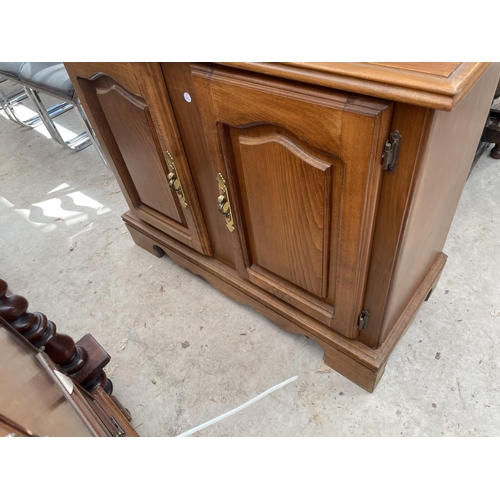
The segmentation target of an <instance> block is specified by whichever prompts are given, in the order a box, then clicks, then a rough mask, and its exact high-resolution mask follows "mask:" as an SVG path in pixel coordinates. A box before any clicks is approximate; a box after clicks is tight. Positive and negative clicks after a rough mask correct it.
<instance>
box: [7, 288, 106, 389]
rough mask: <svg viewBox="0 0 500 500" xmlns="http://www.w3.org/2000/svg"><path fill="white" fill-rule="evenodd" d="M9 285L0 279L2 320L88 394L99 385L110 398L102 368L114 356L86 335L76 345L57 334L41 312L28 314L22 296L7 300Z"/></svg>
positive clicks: (64, 336) (68, 337)
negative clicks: (45, 355) (43, 351)
mask: <svg viewBox="0 0 500 500" xmlns="http://www.w3.org/2000/svg"><path fill="white" fill-rule="evenodd" d="M7 290H8V286H7V283H6V282H5V281H4V280H3V279H0V317H2V318H3V319H5V320H6V321H7V322H8V323H9V324H10V325H11V326H12V327H13V328H15V329H16V330H17V331H18V332H19V333H20V334H21V335H23V337H24V338H26V340H28V341H29V342H30V343H31V344H33V345H34V346H35V347H36V348H38V349H41V348H42V347H43V348H45V352H46V353H47V355H48V356H49V357H50V358H51V359H52V361H54V363H56V364H58V365H59V366H60V368H61V371H62V372H64V373H66V374H67V375H69V376H70V377H71V378H73V379H74V380H75V382H77V383H78V384H80V385H81V386H82V387H84V388H85V389H87V390H93V389H95V387H97V386H98V385H100V386H102V388H103V389H104V390H105V391H106V392H107V393H108V394H111V391H112V387H113V386H112V384H111V382H110V381H109V380H107V377H106V374H105V373H104V371H103V368H104V367H105V366H106V365H107V364H108V363H109V361H110V359H111V356H110V355H109V354H108V353H107V352H106V351H105V350H104V349H103V348H102V347H101V345H100V344H99V343H98V342H97V341H96V340H95V339H94V337H92V335H90V334H87V335H85V337H83V338H82V339H81V340H79V341H78V342H77V343H76V344H75V341H74V340H73V339H72V338H71V337H70V336H69V335H65V334H62V333H58V332H57V330H56V325H55V324H54V323H53V322H52V321H49V320H48V319H47V317H46V316H45V314H42V313H40V312H35V313H30V312H28V301H27V300H26V299H25V298H24V297H22V296H21V295H9V296H7Z"/></svg>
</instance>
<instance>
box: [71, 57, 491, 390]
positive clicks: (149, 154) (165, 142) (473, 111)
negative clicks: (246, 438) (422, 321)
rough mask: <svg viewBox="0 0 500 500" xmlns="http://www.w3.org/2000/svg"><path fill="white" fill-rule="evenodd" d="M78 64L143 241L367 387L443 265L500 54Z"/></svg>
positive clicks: (74, 66) (130, 219)
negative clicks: (412, 59) (440, 58)
mask: <svg viewBox="0 0 500 500" xmlns="http://www.w3.org/2000/svg"><path fill="white" fill-rule="evenodd" d="M66 68H67V70H68V73H69V75H70V77H71V79H72V81H73V84H74V86H75V88H76V89H77V92H78V94H79V96H80V98H81V100H82V103H83V106H84V108H85V110H86V112H87V114H88V116H89V119H90V121H91V122H92V125H93V127H94V129H95V131H96V134H97V135H98V138H99V141H100V143H101V145H102V146H103V149H104V151H105V154H106V156H107V158H108V160H109V162H110V164H111V165H112V168H113V170H114V172H115V174H116V177H117V179H118V182H119V183H120V186H121V189H122V192H123V194H124V196H125V198H126V200H127V202H128V204H129V207H130V211H129V212H127V213H126V214H124V216H123V219H124V221H125V223H126V225H127V227H128V229H129V231H130V233H131V235H132V237H133V238H134V240H135V242H136V243H137V244H139V245H141V246H142V247H144V248H145V249H147V250H148V251H150V252H152V253H154V254H156V255H158V256H161V255H163V253H167V254H168V255H169V256H170V257H171V258H172V259H173V260H175V261H176V262H178V263H179V264H181V265H183V266H185V267H186V268H188V269H190V270H191V271H193V272H194V273H196V274H199V275H200V276H202V277H204V278H205V279H206V280H208V281H209V282H210V283H212V284H213V285H214V286H215V287H217V288H218V289H219V290H221V291H222V292H224V293H225V294H227V295H229V296H230V297H232V298H234V299H235V300H238V301H240V302H243V303H245V304H249V305H251V306H253V307H254V308H256V309H257V310H258V311H260V312H261V313H263V314H265V315H266V316H268V317H269V318H271V319H272V320H274V321H275V322H276V323H278V324H279V325H281V326H282V327H283V328H285V329H286V330H289V331H291V332H296V333H301V334H304V335H307V336H308V337H310V338H312V339H314V340H315V341H316V342H318V343H319V344H320V345H321V347H322V348H323V349H324V351H325V362H326V363H327V364H328V365H330V366H332V367H333V368H334V369H336V370H337V371H339V372H340V373H342V374H343V375H345V376H346V377H348V378H350V379H351V380H353V381H354V382H356V383H357V384H359V385H360V386H362V387H364V388H365V389H367V390H369V391H372V390H373V389H374V388H375V386H376V384H377V382H378V381H379V379H380V377H381V375H382V373H383V371H384V367H385V365H386V362H387V359H388V357H389V354H390V352H391V351H392V349H393V348H394V346H395V344H396V342H397V341H398V339H399V338H400V337H401V336H402V335H403V333H404V332H405V331H406V329H407V328H408V326H409V324H410V323H411V321H412V319H413V317H414V316H415V314H416V312H417V310H418V308H419V307H420V305H421V304H422V302H423V301H424V300H425V299H426V298H428V296H429V295H430V293H431V292H432V290H433V289H434V287H435V286H436V283H437V281H438V279H439V276H440V274H441V271H442V269H443V266H444V264H445V261H446V256H445V255H444V254H443V253H442V249H443V246H444V242H445V239H446V236H447V233H448V230H449V227H450V225H451V221H452V219H453V215H454V213H455V210H456V207H457V204H458V200H459V197H460V194H461V191H462V188H463V186H464V183H465V180H466V178H467V174H468V172H469V168H470V165H471V162H472V159H473V157H474V152H475V149H476V146H477V144H478V142H479V138H480V135H481V132H482V128H483V126H484V123H485V120H486V116H487V113H488V108H489V105H490V103H491V99H492V96H493V93H494V89H495V86H496V83H497V81H498V78H499V73H500V67H499V65H498V64H490V63H370V64H368V63H356V64H354V63H224V64H222V63H218V64H216V63H214V64H194V63H66Z"/></svg>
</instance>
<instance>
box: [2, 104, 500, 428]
mask: <svg viewBox="0 0 500 500" xmlns="http://www.w3.org/2000/svg"><path fill="white" fill-rule="evenodd" d="M70 115H73V116H70ZM75 115H76V112H70V113H68V114H66V115H64V116H62V117H60V118H59V119H58V122H59V123H61V124H62V125H63V126H65V127H67V128H68V129H70V130H74V129H75V124H76V128H78V127H79V125H78V123H79V122H78V120H77V118H76V116H75ZM80 128H81V127H80ZM499 192H500V161H495V160H493V159H491V158H490V157H489V156H483V157H482V159H481V160H480V162H479V163H478V165H477V167H476V168H475V169H474V170H473V172H472V174H471V176H470V178H469V180H468V182H467V185H466V186H465V190H464V193H463V196H462V198H461V201H460V205H459V207H458V211H457V214H456V217H455V220H454V222H453V226H452V228H451V231H450V234H449V237H448V240H447V243H446V247H445V250H444V251H445V253H446V254H448V256H449V259H448V263H447V265H446V267H445V270H444V273H443V275H442V278H441V281H440V283H439V285H438V287H437V289H436V290H435V292H434V294H433V296H432V298H431V300H430V301H429V302H427V303H425V304H424V306H423V307H422V309H421V310H420V312H419V314H418V316H417V318H416V319H415V321H414V323H413V324H412V326H411V327H410V329H409V330H408V332H407V333H406V335H405V336H404V337H403V339H402V340H401V341H400V343H399V344H398V346H397V347H396V349H395V350H394V352H393V354H392V356H391V358H390V360H389V362H388V365H387V368H386V372H385V375H384V376H383V378H382V380H381V382H380V384H379V386H378V387H377V389H376V391H375V392H374V393H373V394H369V393H367V392H365V391H364V390H363V389H361V388H360V387H358V386H357V385H355V384H354V383H352V382H350V381H349V380H347V379H346V378H344V377H342V376H341V375H339V374H337V373H336V372H334V371H332V370H330V369H329V368H328V367H326V366H325V365H324V364H323V362H322V356H323V352H322V350H321V349H320V348H319V347H318V346H317V345H316V344H315V343H314V342H312V341H309V340H308V339H307V338H306V337H303V336H300V335H293V334H289V333H286V332H284V331H283V330H281V329H280V328H279V327H277V326H276V325H274V324H273V323H271V322H270V321H268V320H267V319H265V318H263V317H262V316H260V315H259V314H258V313H256V312H254V311H253V310H252V309H250V308H249V307H246V306H242V305H240V304H238V303H236V302H233V301H232V300H230V299H228V298H226V297H225V296H224V295H222V294H221V293H219V292H218V291H216V290H215V289H213V288H212V287H211V286H210V285H208V283H206V282H205V281H204V280H202V279H201V278H199V277H197V276H194V275H193V274H191V273H190V272H189V271H187V270H184V269H183V268H181V267H179V266H177V265H176V264H174V263H173V262H172V261H171V260H170V259H169V258H168V257H163V258H162V259H157V258H155V257H154V256H152V255H151V254H149V253H147V252H146V251H144V250H142V249H141V248H139V247H137V246H136V245H135V244H134V243H133V241H132V238H131V237H130V235H129V234H128V232H127V231H126V229H125V226H124V224H123V222H122V221H121V218H120V216H121V214H122V213H124V212H125V211H126V210H127V205H126V203H125V200H124V198H123V196H122V194H121V193H120V190H119V188H118V185H117V183H116V181H115V180H114V178H113V174H112V173H111V172H110V171H109V170H107V169H106V168H105V167H104V165H103V164H102V163H101V161H100V159H99V157H98V155H97V153H96V151H95V150H94V148H93V147H91V148H87V149H86V150H84V151H82V152H79V153H73V152H71V151H68V150H65V149H64V148H62V147H61V146H59V145H58V144H56V143H55V142H54V141H52V140H51V139H48V138H47V137H46V133H45V135H44V129H43V127H38V128H37V129H34V130H33V129H23V128H21V127H20V126H18V125H16V124H15V123H13V122H11V121H8V120H7V119H6V118H5V116H4V115H0V235H1V236H0V273H1V274H0V275H1V276H2V277H3V278H4V279H5V280H7V282H8V283H9V285H10V287H11V289H12V290H13V291H14V292H15V293H19V294H22V295H24V296H26V297H27V298H28V300H29V302H30V310H31V311H36V310H39V311H42V312H44V313H45V314H46V315H47V316H48V317H49V318H50V319H51V320H53V321H54V322H55V323H56V324H57V326H58V327H59V330H60V331H62V332H64V333H68V334H70V335H72V336H73V337H74V338H75V339H78V338H80V337H82V336H83V335H84V334H86V333H88V332H91V333H92V334H93V335H94V336H95V337H96V338H97V339H98V340H99V342H100V343H101V344H102V345H103V346H104V348H105V349H106V350H107V351H108V352H109V353H110V354H111V357H112V359H111V363H110V365H109V367H108V369H107V371H108V376H109V377H110V378H111V379H112V381H113V384H114V386H115V391H114V394H115V395H116V396H117V397H118V398H119V399H120V400H121V401H122V402H123V404H124V405H125V406H126V407H127V408H128V409H129V410H130V411H131V412H132V416H133V422H132V423H133V425H134V427H135V428H136V429H137V432H138V433H139V434H140V435H141V436H175V435H177V434H179V433H181V432H183V431H186V430H187V429H190V428H192V427H195V426H196V425H198V424H201V423H203V422H205V421H207V420H209V419H211V418H213V417H216V416H218V415H220V414H222V413H224V412H226V411H228V410H230V409H232V408H234V407H236V406H238V405H240V404H242V403H244V402H245V401H247V400H248V399H250V398H252V397H254V396H256V395H257V394H259V393H261V392H263V391H264V390H266V389H268V388H269V387H271V386H273V385H275V384H277V383H279V382H282V381H284V380H285V379H287V378H289V377H291V376H294V375H298V377H299V378H298V380H297V381H296V382H293V383H291V384H289V385H287V386H286V387H284V388H282V389H279V390H278V391H276V392H274V393H272V394H271V395H269V396H267V397H265V398H263V399H261V400H260V401H258V402H257V403H255V404H254V405H252V406H250V407H249V408H247V409H245V410H243V411H242V412H240V413H238V414H236V415H234V416H232V417H229V418H227V419H225V420H223V421H221V422H219V423H217V424H215V425H213V426H211V427H208V428H206V429H204V430H202V431H200V432H198V433H197V434H195V435H197V436H469V435H472V436H497V435H500V370H499V361H498V360H499V359H500V342H499V336H500V279H499V278H500V276H499V269H500V203H499V199H500V196H499ZM187 343H189V345H188V347H185V346H186V345H187ZM438 353H439V354H438Z"/></svg>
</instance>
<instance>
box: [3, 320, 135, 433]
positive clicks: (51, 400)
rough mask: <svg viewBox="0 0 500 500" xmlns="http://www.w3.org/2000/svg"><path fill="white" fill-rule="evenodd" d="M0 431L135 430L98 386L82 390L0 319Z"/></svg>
mask: <svg viewBox="0 0 500 500" xmlns="http://www.w3.org/2000/svg"><path fill="white" fill-rule="evenodd" d="M0 436H15V437H36V436H49V437H92V436H99V437H111V436H116V437H118V436H120V437H122V436H123V437H131V436H137V433H136V432H135V431H134V429H133V428H132V427H131V426H130V424H129V423H128V420H127V418H126V417H125V416H124V414H123V413H122V411H121V410H120V408H118V406H117V405H116V404H115V402H114V401H113V400H112V399H111V398H110V397H109V396H108V395H107V394H106V393H105V392H104V390H103V389H102V388H101V387H100V386H98V387H97V388H96V389H94V390H93V391H92V392H88V391H86V390H85V389H84V388H83V387H81V386H80V385H79V384H77V383H76V382H73V381H72V380H71V379H70V378H69V377H67V376H66V375H64V374H63V373H62V371H61V369H60V367H59V366H57V365H56V364H55V363H54V362H53V361H52V360H51V358H50V357H49V356H48V355H47V354H46V353H45V352H43V351H40V350H38V349H37V348H35V347H34V346H33V345H32V344H30V343H29V342H28V341H27V340H26V339H25V338H24V337H23V336H22V335H21V334H19V332H17V331H16V330H15V329H14V328H12V326H11V325H9V324H8V323H7V322H6V321H5V320H4V319H3V318H0Z"/></svg>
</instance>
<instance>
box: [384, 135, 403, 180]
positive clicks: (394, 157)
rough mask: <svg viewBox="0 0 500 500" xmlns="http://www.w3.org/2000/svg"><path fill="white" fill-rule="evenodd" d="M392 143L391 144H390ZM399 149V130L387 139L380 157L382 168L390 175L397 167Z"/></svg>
mask: <svg viewBox="0 0 500 500" xmlns="http://www.w3.org/2000/svg"><path fill="white" fill-rule="evenodd" d="M391 141H392V142H391ZM400 148H401V134H400V133H399V130H396V131H395V132H393V133H392V134H391V135H390V136H389V139H387V141H386V143H385V147H384V154H383V155H382V168H383V169H384V170H387V172H389V173H390V174H392V173H393V172H394V171H395V170H396V167H397V165H398V160H399V150H400Z"/></svg>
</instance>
